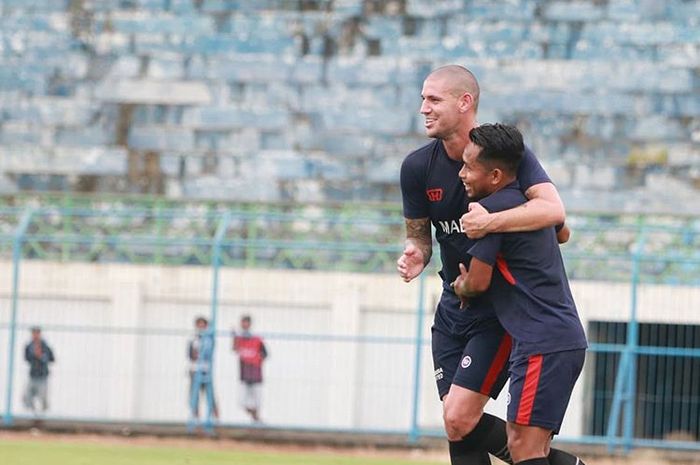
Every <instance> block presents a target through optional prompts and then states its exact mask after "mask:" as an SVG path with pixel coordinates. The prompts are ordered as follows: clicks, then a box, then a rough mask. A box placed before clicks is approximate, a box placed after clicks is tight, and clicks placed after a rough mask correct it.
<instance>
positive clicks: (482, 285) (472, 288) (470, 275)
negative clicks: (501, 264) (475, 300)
mask: <svg viewBox="0 0 700 465" xmlns="http://www.w3.org/2000/svg"><path fill="white" fill-rule="evenodd" d="M492 276H493V267H492V266H491V265H489V264H487V263H485V262H482V261H481V260H479V259H478V258H472V259H471V261H470V262H469V271H467V267H465V266H464V264H462V263H460V264H459V276H457V279H455V281H454V282H453V283H452V288H453V289H454V291H455V294H457V297H459V300H460V302H461V305H460V308H464V306H465V305H466V304H467V302H468V301H469V299H470V298H472V297H475V296H477V295H479V294H481V293H483V292H486V290H487V289H488V288H489V286H490V285H491V277H492Z"/></svg>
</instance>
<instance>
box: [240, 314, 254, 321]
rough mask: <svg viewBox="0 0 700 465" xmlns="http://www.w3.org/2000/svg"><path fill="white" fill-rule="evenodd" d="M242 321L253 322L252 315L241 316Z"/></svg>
mask: <svg viewBox="0 0 700 465" xmlns="http://www.w3.org/2000/svg"><path fill="white" fill-rule="evenodd" d="M241 321H247V322H248V323H251V322H252V319H251V318H250V315H243V316H242V317H241Z"/></svg>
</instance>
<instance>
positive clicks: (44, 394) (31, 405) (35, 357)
mask: <svg viewBox="0 0 700 465" xmlns="http://www.w3.org/2000/svg"><path fill="white" fill-rule="evenodd" d="M24 359H25V360H26V361H27V363H29V383H28V384H27V389H26V391H25V392H24V396H23V399H22V400H23V401H24V405H25V407H27V409H29V410H31V411H32V412H34V414H37V413H38V410H37V406H36V403H37V401H38V402H39V404H40V405H41V412H45V411H46V410H47V409H48V407H49V402H48V397H49V384H48V381H49V364H50V363H53V362H54V361H55V360H56V359H55V358H54V355H53V351H52V350H51V348H50V347H49V345H48V344H47V343H46V341H44V339H42V337H41V328H39V327H38V326H35V327H33V328H32V340H31V341H30V342H29V344H27V346H26V347H25V349H24Z"/></svg>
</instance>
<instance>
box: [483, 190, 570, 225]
mask: <svg viewBox="0 0 700 465" xmlns="http://www.w3.org/2000/svg"><path fill="white" fill-rule="evenodd" d="M525 195H526V196H527V198H528V201H527V202H525V203H524V204H522V205H519V206H517V207H515V208H511V209H509V210H503V211H500V212H495V213H491V215H492V217H491V221H490V222H489V223H488V231H487V232H488V233H493V232H522V231H536V230H538V229H543V228H549V227H553V226H556V225H558V224H562V223H564V220H565V219H566V212H565V210H564V204H563V203H562V201H561V197H559V192H557V188H556V187H554V184H552V183H550V182H543V183H540V184H535V185H534V186H531V187H530V188H529V189H528V190H527V191H526V192H525Z"/></svg>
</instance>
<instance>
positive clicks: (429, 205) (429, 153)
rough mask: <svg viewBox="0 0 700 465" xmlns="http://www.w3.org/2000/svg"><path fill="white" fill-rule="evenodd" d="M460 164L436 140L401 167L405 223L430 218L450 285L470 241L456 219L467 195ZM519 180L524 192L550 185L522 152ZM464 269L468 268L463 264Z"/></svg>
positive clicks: (464, 209) (529, 155)
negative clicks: (406, 219)
mask: <svg viewBox="0 0 700 465" xmlns="http://www.w3.org/2000/svg"><path fill="white" fill-rule="evenodd" d="M462 165H463V163H462V161H455V160H452V159H451V158H450V157H449V156H448V155H447V152H446V151H445V146H444V145H443V143H442V141H441V140H439V139H435V140H433V141H432V142H430V143H429V144H428V145H426V146H424V147H421V148H419V149H418V150H416V151H415V152H412V153H411V154H409V155H408V156H407V157H406V159H405V160H404V162H403V164H402V165H401V193H402V195H403V214H404V217H406V218H408V219H417V218H430V221H431V222H432V223H433V226H434V227H435V238H436V239H437V241H438V243H439V244H440V258H441V260H442V271H441V272H440V276H441V277H442V279H443V281H445V282H446V283H448V284H449V283H451V282H452V281H454V280H455V279H456V278H457V276H459V263H460V262H463V261H464V260H465V257H466V256H467V251H468V250H469V248H470V247H471V246H472V245H473V241H472V240H471V239H469V238H468V237H467V235H466V234H464V232H463V231H462V228H461V225H460V221H459V219H460V218H461V217H462V215H463V214H464V213H466V212H467V203H468V199H467V193H466V191H465V189H464V185H463V184H462V181H461V180H460V179H459V170H460V169H461V168H462ZM518 179H519V181H520V185H521V186H522V190H523V192H525V191H526V190H527V189H529V188H530V187H531V186H533V185H535V184H540V183H543V182H551V181H550V179H549V177H548V176H547V173H545V171H544V169H543V168H542V166H541V165H540V164H539V162H538V161H537V158H535V155H534V154H533V153H532V152H531V151H530V150H529V149H527V148H526V149H525V154H524V156H523V160H522V163H521V164H520V169H519V170H518ZM465 265H467V264H465Z"/></svg>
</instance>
